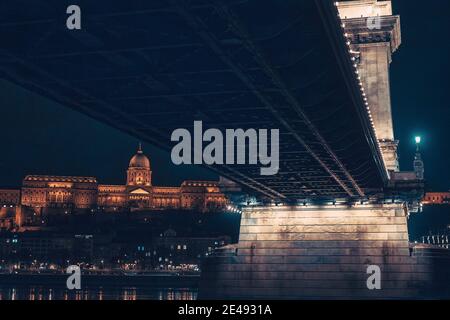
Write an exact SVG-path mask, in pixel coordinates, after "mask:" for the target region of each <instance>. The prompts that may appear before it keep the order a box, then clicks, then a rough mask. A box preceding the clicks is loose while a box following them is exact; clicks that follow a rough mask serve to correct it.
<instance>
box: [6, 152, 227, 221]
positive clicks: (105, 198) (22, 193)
mask: <svg viewBox="0 0 450 320" xmlns="http://www.w3.org/2000/svg"><path fill="white" fill-rule="evenodd" d="M226 204H227V199H226V197H225V195H224V194H223V193H222V192H221V190H220V188H219V182H216V181H184V182H183V183H182V184H181V186H179V187H158V186H153V184H152V170H151V167H150V160H149V159H148V157H147V156H146V155H145V154H144V153H143V151H142V148H141V146H140V145H139V149H138V151H137V153H136V154H135V155H134V156H133V157H132V158H131V160H130V163H129V166H128V170H127V180H126V184H125V185H104V184H98V182H97V179H96V178H95V177H74V176H49V175H28V176H26V177H25V179H24V180H23V183H22V188H21V189H20V190H14V189H0V206H2V207H10V206H14V207H15V206H25V207H30V208H33V210H34V211H35V212H36V213H38V214H39V213H42V211H43V210H47V211H51V210H52V209H53V208H56V209H58V210H56V211H61V209H63V210H64V209H65V210H67V212H68V211H70V210H71V209H99V208H100V209H102V210H105V211H115V210H121V209H130V210H138V209H167V208H171V209H177V208H181V209H196V210H199V211H202V212H206V211H213V210H217V209H221V208H223V207H224V206H225V205H226Z"/></svg>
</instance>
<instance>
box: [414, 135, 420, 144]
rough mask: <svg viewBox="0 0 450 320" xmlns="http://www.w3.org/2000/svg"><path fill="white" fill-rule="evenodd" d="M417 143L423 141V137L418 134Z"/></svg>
mask: <svg viewBox="0 0 450 320" xmlns="http://www.w3.org/2000/svg"><path fill="white" fill-rule="evenodd" d="M415 139H416V144H420V142H421V141H422V137H420V136H417V137H416V138H415Z"/></svg>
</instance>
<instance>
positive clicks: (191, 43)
mask: <svg viewBox="0 0 450 320" xmlns="http://www.w3.org/2000/svg"><path fill="white" fill-rule="evenodd" d="M26 6H27V8H26V10H22V9H23V8H22V3H21V2H18V1H10V4H9V5H8V8H11V10H8V12H6V11H2V12H0V21H2V22H1V23H0V37H1V39H2V46H1V48H0V76H2V77H4V78H6V79H9V80H11V81H14V82H15V83H17V84H19V85H21V86H23V87H26V88H28V89H30V90H33V91H35V92H38V93H40V94H42V95H45V96H47V97H49V98H51V99H54V100H56V101H59V102H60V103H61V104H63V105H65V106H68V107H71V108H73V109H75V110H78V111H80V112H83V113H85V114H87V115H89V116H91V117H94V118H95V119H98V120H100V121H102V122H105V123H108V124H110V125H112V126H114V127H116V128H118V129H120V130H123V131H126V132H128V133H130V134H132V135H134V136H136V137H138V138H140V139H143V140H145V141H148V142H151V143H153V144H155V145H158V146H160V147H162V148H164V149H167V150H169V149H170V148H171V147H172V144H171V142H170V135H171V133H172V132H173V130H174V129H177V128H187V129H192V127H193V122H194V120H202V121H203V126H204V130H206V129H207V128H211V127H213V128H218V129H222V130H223V129H226V128H232V129H236V128H243V129H247V128H256V129H259V128H267V129H280V171H279V173H278V174H277V175H274V176H260V171H259V169H260V168H259V166H254V165H249V166H246V165H238V166H227V165H221V166H215V167H213V168H212V169H214V170H216V171H218V172H219V173H221V174H222V175H224V176H226V177H228V178H231V179H232V180H234V181H236V182H239V183H240V184H241V185H243V186H244V187H248V189H249V190H253V191H257V192H258V193H259V194H260V195H263V196H264V197H266V198H268V199H278V200H282V201H285V202H290V201H292V202H295V201H299V200H302V199H323V198H326V199H329V198H333V199H335V198H364V197H366V196H369V195H372V194H376V193H379V192H381V191H382V189H383V187H384V186H385V185H386V181H387V173H386V170H385V168H384V164H383V160H382V157H381V153H380V150H379V148H378V144H377V139H376V137H375V133H374V131H373V128H372V126H371V124H370V120H369V117H368V114H367V111H366V107H365V105H364V100H363V97H362V96H361V91H360V88H359V86H358V81H357V79H356V75H355V72H354V71H355V70H354V69H353V66H352V62H351V60H350V59H351V57H350V54H349V52H348V47H347V45H346V43H345V39H344V36H343V30H342V28H341V26H340V21H339V18H338V17H337V10H336V8H335V6H334V5H333V2H332V1H329V2H328V1H321V0H320V1H319V0H302V1H297V0H295V1H294V0H285V1H274V0H270V1H269V0H263V1H261V0H248V1H245V0H234V1H220V0H214V1H210V0H195V1H189V2H188V1H183V0H154V1H153V0H152V1H139V2H137V3H134V2H127V1H107V2H102V1H87V2H85V3H82V5H81V8H82V30H79V31H69V30H67V29H66V28H65V17H64V15H63V14H62V13H64V12H65V9H66V6H67V3H66V2H65V1H58V2H55V3H53V4H52V6H51V7H50V6H49V5H48V4H46V3H45V2H43V1H33V2H32V3H27V5H26Z"/></svg>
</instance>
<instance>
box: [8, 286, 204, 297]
mask: <svg viewBox="0 0 450 320" xmlns="http://www.w3.org/2000/svg"><path fill="white" fill-rule="evenodd" d="M195 299H197V288H195V289H193V288H176V289H172V288H136V287H105V288H86V289H82V290H68V289H66V288H62V287H61V288H55V287H52V288H50V287H45V286H2V285H1V284H0V300H195Z"/></svg>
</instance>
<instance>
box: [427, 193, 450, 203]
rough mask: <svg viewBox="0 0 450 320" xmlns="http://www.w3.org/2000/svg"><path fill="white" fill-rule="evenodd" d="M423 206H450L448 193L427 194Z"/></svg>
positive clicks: (449, 194)
mask: <svg viewBox="0 0 450 320" xmlns="http://www.w3.org/2000/svg"><path fill="white" fill-rule="evenodd" d="M422 203H423V204H425V205H427V204H450V192H427V193H426V194H425V197H424V199H423V201H422Z"/></svg>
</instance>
